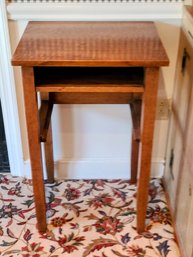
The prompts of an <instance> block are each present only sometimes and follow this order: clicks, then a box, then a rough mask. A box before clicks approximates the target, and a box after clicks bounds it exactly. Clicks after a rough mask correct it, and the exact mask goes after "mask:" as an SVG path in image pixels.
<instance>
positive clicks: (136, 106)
mask: <svg viewBox="0 0 193 257" xmlns="http://www.w3.org/2000/svg"><path fill="white" fill-rule="evenodd" d="M130 107H131V117H132V123H133V129H132V146H131V179H130V182H131V183H136V181H137V173H138V162H139V145H140V138H141V135H140V134H141V133H140V120H141V99H136V100H134V101H133V102H132V103H130Z"/></svg>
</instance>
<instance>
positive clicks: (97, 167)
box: [23, 158, 165, 179]
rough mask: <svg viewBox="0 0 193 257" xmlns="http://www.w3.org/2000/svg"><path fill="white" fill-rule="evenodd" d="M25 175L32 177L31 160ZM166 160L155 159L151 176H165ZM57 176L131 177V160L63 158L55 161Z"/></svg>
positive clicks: (72, 177)
mask: <svg viewBox="0 0 193 257" xmlns="http://www.w3.org/2000/svg"><path fill="white" fill-rule="evenodd" d="M24 166H25V169H24V174H23V176H24V177H27V178H31V167H30V161H29V160H27V161H25V162H24ZM164 167H165V160H163V159H159V158H156V159H153V160H152V167H151V177H157V178H161V177H162V176H163V172H164ZM55 174H56V175H55V176H56V178H63V179H99V178H100V179H118V178H120V179H129V178H130V161H129V160H128V159H126V158H117V159H115V158H85V159H76V160H75V159H74V160H72V159H63V160H59V161H56V162H55Z"/></svg>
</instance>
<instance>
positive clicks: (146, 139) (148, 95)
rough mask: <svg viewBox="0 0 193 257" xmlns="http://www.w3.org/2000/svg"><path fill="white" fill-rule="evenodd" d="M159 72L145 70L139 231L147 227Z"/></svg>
mask: <svg viewBox="0 0 193 257" xmlns="http://www.w3.org/2000/svg"><path fill="white" fill-rule="evenodd" d="M158 74H159V69H158V68H146V70H145V92H144V95H143V102H142V121H141V132H142V134H141V148H140V150H141V153H140V157H141V160H140V174H139V180H138V190H137V231H138V232H139V233H141V232H143V231H144V229H145V218H146V211H147V202H148V189H149V178H150V168H151V153H152V142H153V132H154V120H155V112H156V98H157V86H158Z"/></svg>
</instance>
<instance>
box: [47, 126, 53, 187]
mask: <svg viewBox="0 0 193 257" xmlns="http://www.w3.org/2000/svg"><path fill="white" fill-rule="evenodd" d="M45 160H46V171H47V178H48V179H47V180H48V183H54V158H53V145H52V125H51V123H50V125H49V128H48V134H47V140H46V142H45Z"/></svg>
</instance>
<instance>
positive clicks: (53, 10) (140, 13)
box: [7, 1, 183, 23]
mask: <svg viewBox="0 0 193 257" xmlns="http://www.w3.org/2000/svg"><path fill="white" fill-rule="evenodd" d="M182 6H183V3H182V2H180V1H179V2H176V1H175V2H170V1H166V2H162V1H161V2H154V1H153V2H152V1H147V2H142V1H141V2H138V1H137V2H126V1H123V2H121V1H119V2H116V1H115V2H111V1H110V2H106V1H104V2H102V1H100V2H96V1H94V2H91V1H90V2H88V1H86V2H83V1H78V2H74V1H67V2H65V3H64V2H61V1H60V2H58V3H56V2H55V3H54V2H51V3H50V1H49V2H36V3H32V2H29V3H26V2H22V3H21V2H20V3H19V2H18V3H13V2H12V3H8V4H7V11H8V18H9V19H11V20H41V21H42V20H56V21H59V20H63V21H75V20H76V21H79V20H94V21H95V20H96V21H97V20H98V21H106V20H108V21H109V20H113V21H116V20H120V21H121V20H122V21H124V20H140V21H146V20H152V21H164V22H172V23H176V21H177V22H178V23H179V20H180V19H181V17H182Z"/></svg>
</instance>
